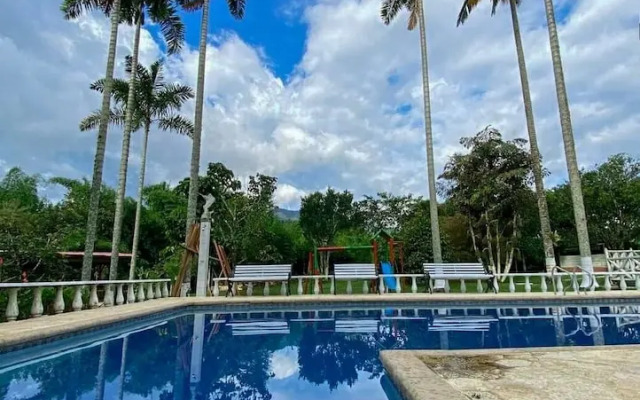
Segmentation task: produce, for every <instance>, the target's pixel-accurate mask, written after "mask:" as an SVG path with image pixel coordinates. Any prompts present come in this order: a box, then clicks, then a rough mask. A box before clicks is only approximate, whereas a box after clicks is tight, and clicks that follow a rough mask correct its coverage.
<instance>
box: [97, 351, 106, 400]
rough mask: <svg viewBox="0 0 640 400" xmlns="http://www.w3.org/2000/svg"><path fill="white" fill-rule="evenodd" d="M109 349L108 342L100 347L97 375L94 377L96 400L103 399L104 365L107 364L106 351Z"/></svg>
mask: <svg viewBox="0 0 640 400" xmlns="http://www.w3.org/2000/svg"><path fill="white" fill-rule="evenodd" d="M108 348H109V342H104V343H102V344H101V345H100V358H99V359H98V375H97V376H96V400H103V399H104V384H105V376H104V374H105V371H104V369H105V365H106V364H107V350H108Z"/></svg>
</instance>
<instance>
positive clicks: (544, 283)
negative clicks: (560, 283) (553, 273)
mask: <svg viewBox="0 0 640 400" xmlns="http://www.w3.org/2000/svg"><path fill="white" fill-rule="evenodd" d="M548 289H549V288H548V287H547V277H546V276H544V275H542V276H541V277H540V290H542V292H543V293H546V292H547V290H548Z"/></svg>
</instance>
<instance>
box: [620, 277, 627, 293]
mask: <svg viewBox="0 0 640 400" xmlns="http://www.w3.org/2000/svg"><path fill="white" fill-rule="evenodd" d="M619 276H620V290H627V281H626V280H625V279H624V275H619Z"/></svg>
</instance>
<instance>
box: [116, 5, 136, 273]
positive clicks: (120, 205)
mask: <svg viewBox="0 0 640 400" xmlns="http://www.w3.org/2000/svg"><path fill="white" fill-rule="evenodd" d="M139 12H140V14H139V15H138V18H137V21H136V30H135V34H134V37H133V54H132V56H131V77H130V78H129V93H128V95H127V97H128V98H127V111H126V114H125V117H124V132H123V133H122V155H121V156H120V173H119V177H118V190H117V194H116V212H115V216H114V218H113V236H112V238H111V264H110V265H109V279H110V280H115V279H117V278H118V261H119V260H120V256H119V253H120V250H119V249H120V239H121V236H122V217H123V209H124V194H125V191H126V188H127V167H128V165H129V145H130V144H131V129H132V124H133V114H134V112H135V104H134V103H135V93H136V87H135V86H136V70H137V69H138V52H139V49H140V28H141V25H142V13H143V12H144V3H143V2H140V10H139Z"/></svg>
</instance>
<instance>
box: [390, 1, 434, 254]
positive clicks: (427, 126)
mask: <svg viewBox="0 0 640 400" xmlns="http://www.w3.org/2000/svg"><path fill="white" fill-rule="evenodd" d="M402 8H406V9H407V10H408V11H409V13H410V14H409V24H408V27H407V28H408V29H409V30H410V31H411V30H413V29H414V28H415V27H416V25H418V26H419V27H420V51H421V54H422V97H423V100H424V131H425V132H424V133H425V139H426V150H427V175H428V178H429V215H430V217H431V246H432V248H433V261H434V262H437V263H440V262H442V250H441V247H440V226H439V224H438V199H437V198H436V175H435V167H434V161H433V133H432V131H431V99H430V96H429V62H428V59H427V34H426V27H425V18H424V9H423V5H422V0H383V1H382V8H381V11H380V14H381V16H382V20H383V21H384V23H385V24H387V25H389V24H390V23H391V21H393V20H394V19H395V17H396V16H397V15H398V13H399V12H400V10H401V9H402Z"/></svg>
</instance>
